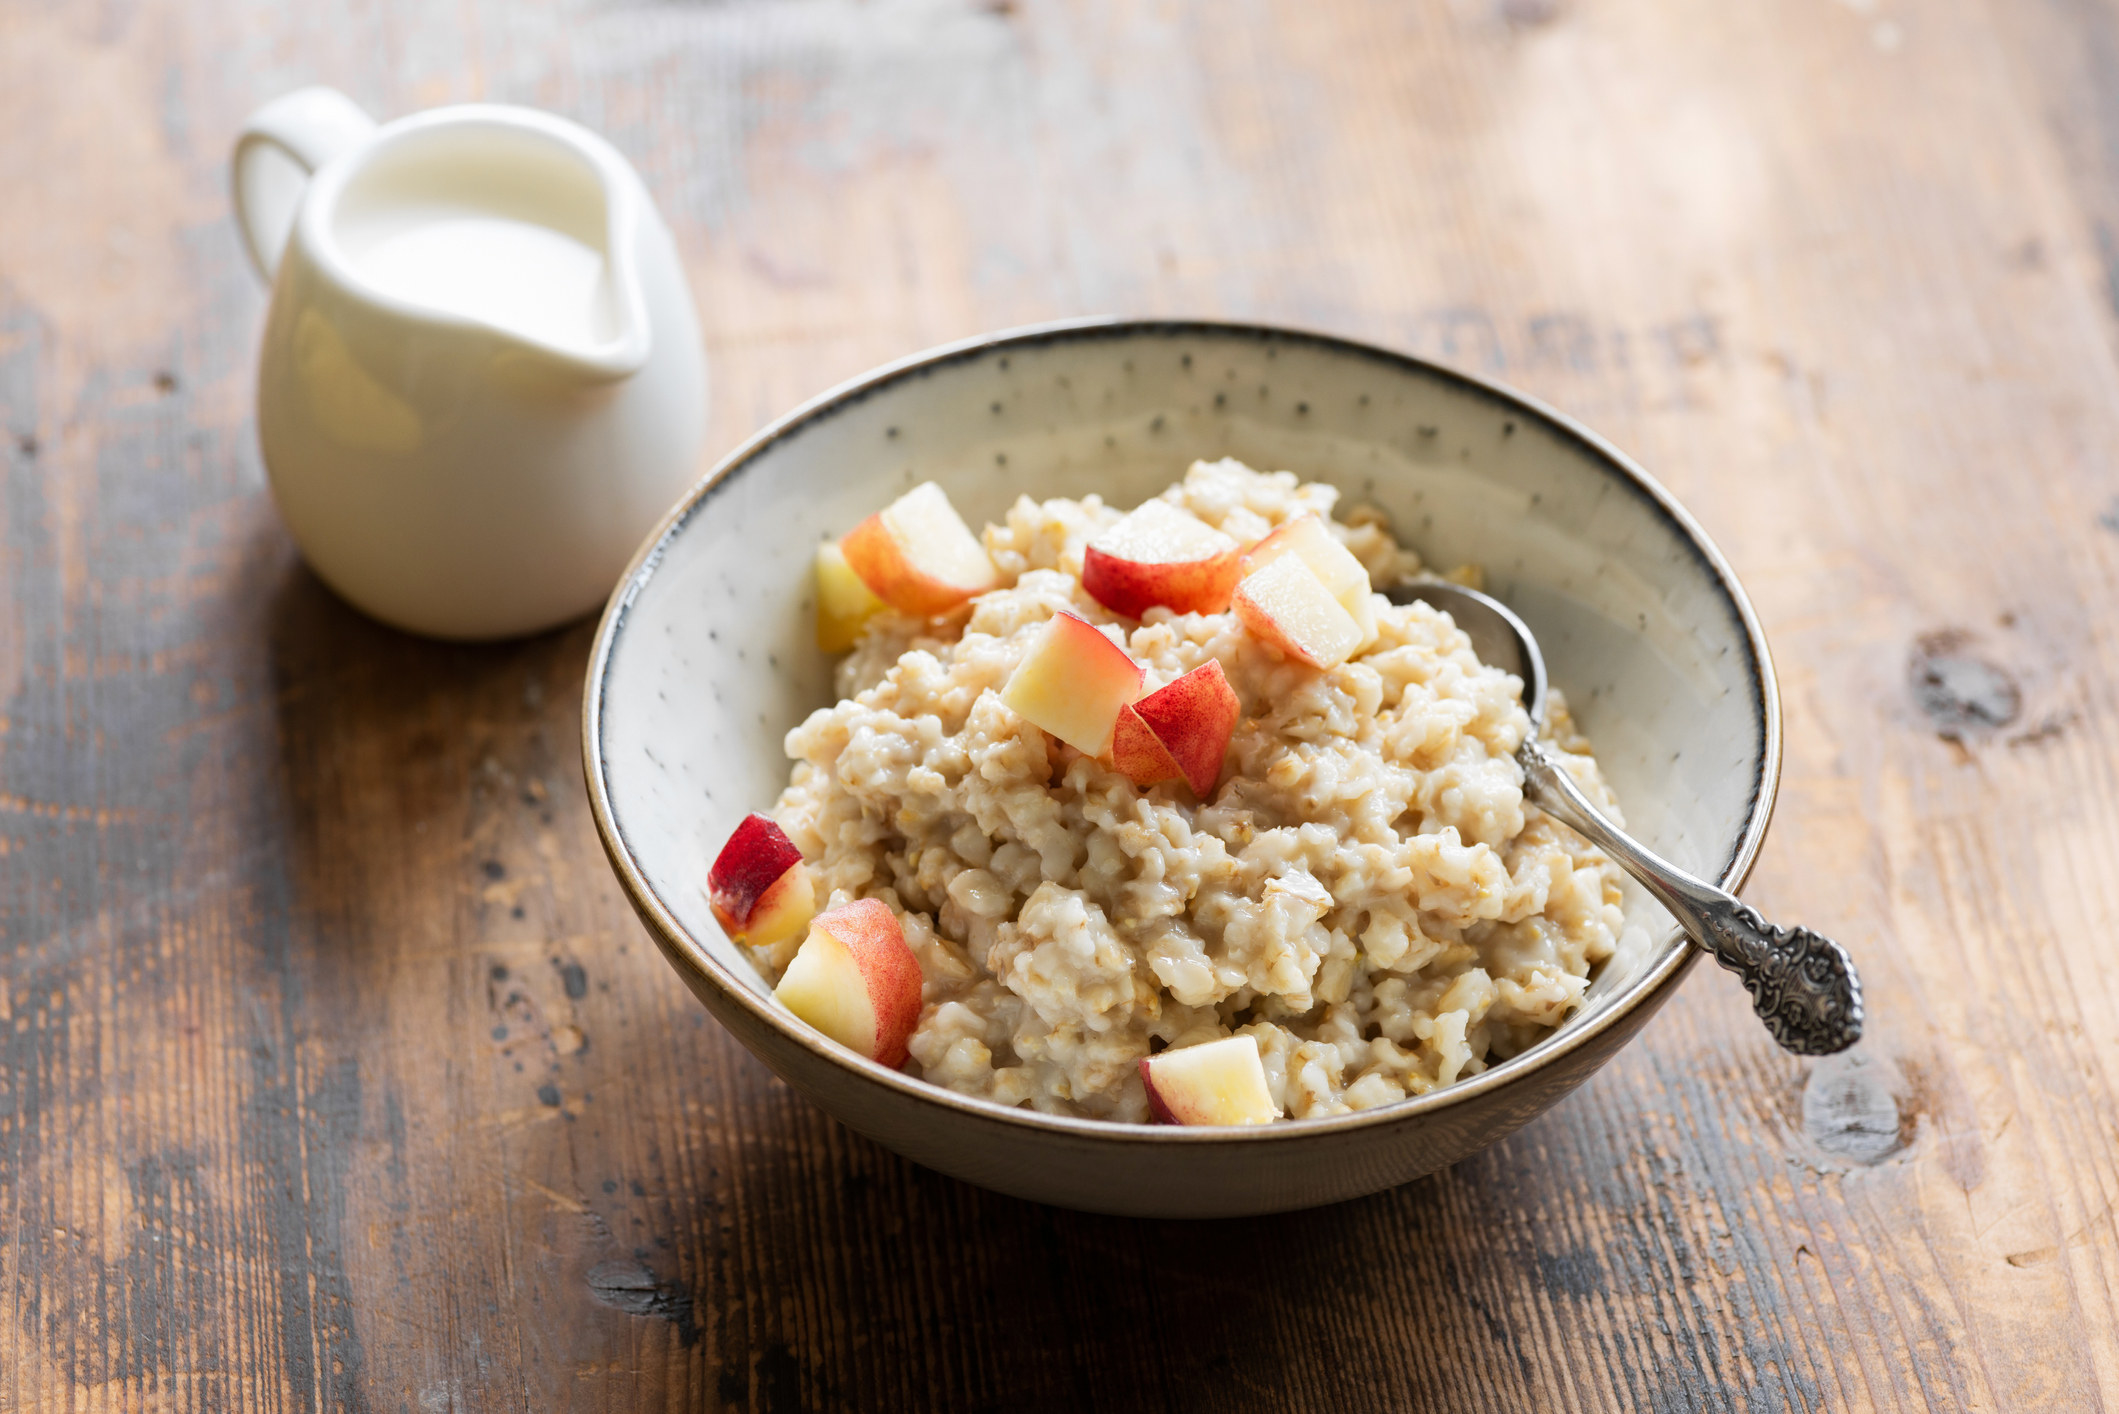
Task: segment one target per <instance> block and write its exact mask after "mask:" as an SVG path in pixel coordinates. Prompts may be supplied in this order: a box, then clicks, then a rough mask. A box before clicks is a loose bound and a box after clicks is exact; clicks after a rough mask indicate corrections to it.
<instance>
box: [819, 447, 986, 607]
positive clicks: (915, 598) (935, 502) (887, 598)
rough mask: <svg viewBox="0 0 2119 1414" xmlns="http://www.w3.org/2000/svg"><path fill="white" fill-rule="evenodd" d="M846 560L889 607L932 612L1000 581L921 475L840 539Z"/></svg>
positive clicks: (940, 493) (982, 548) (958, 519)
mask: <svg viewBox="0 0 2119 1414" xmlns="http://www.w3.org/2000/svg"><path fill="white" fill-rule="evenodd" d="M839 549H840V550H841V551H842V552H843V553H844V554H845V556H846V563H847V564H848V565H850V566H852V567H853V571H854V573H855V574H857V575H859V576H860V577H861V579H862V581H863V582H864V583H865V584H867V586H868V587H869V588H870V589H871V590H873V591H874V592H875V595H876V597H877V598H879V599H881V600H882V601H883V602H884V603H886V604H888V605H890V607H891V608H893V609H898V610H902V611H903V612H905V613H908V614H915V615H918V616H919V617H921V618H932V617H934V616H935V615H937V614H946V613H948V612H949V611H950V610H951V609H954V608H955V607H956V606H957V605H959V604H961V603H963V602H964V601H965V600H967V599H972V598H975V597H977V596H978V595H981V594H984V593H985V592H986V591H987V590H989V589H991V588H993V587H994V586H995V585H997V584H999V583H1000V582H1001V580H1000V573H999V571H997V570H996V569H994V567H993V558H992V557H991V556H990V555H988V554H987V553H986V547H985V546H984V545H981V544H980V543H979V538H978V537H977V536H976V535H974V534H972V533H971V527H970V526H968V525H966V524H964V518H963V517H962V516H960V515H958V514H957V509H956V507H955V506H954V505H951V504H950V501H949V496H948V494H947V493H946V492H944V491H943V490H942V488H941V487H939V486H937V485H935V484H934V483H933V482H932V481H923V482H921V483H920V484H919V485H917V486H915V487H913V488H912V489H911V490H910V491H907V492H906V493H905V494H904V495H902V496H900V497H898V499H897V500H895V501H892V502H891V503H890V504H889V505H887V506H885V507H884V508H883V509H882V510H880V511H877V512H876V513H875V514H874V515H872V516H870V517H869V518H868V519H867V520H864V521H862V522H861V523H860V524H859V525H857V526H855V527H854V528H853V529H852V530H850V531H848V532H847V533H846V536H845V538H844V539H842V540H841V541H840V542H839Z"/></svg>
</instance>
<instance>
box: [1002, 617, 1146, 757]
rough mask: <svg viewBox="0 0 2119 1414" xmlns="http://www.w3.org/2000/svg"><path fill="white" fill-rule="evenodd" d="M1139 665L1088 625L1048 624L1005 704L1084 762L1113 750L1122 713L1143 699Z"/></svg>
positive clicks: (1078, 621) (1006, 692)
mask: <svg viewBox="0 0 2119 1414" xmlns="http://www.w3.org/2000/svg"><path fill="white" fill-rule="evenodd" d="M1141 679H1142V672H1141V666H1140V664H1138V663H1136V662H1134V661H1133V656H1132V655H1131V654H1129V653H1128V652H1126V650H1125V649H1123V648H1121V647H1119V646H1118V645H1117V644H1116V643H1113V642H1112V641H1111V640H1110V639H1109V638H1108V637H1106V636H1105V634H1104V632H1103V630H1102V629H1099V628H1097V627H1096V626H1095V625H1094V624H1092V623H1090V622H1089V621H1088V620H1087V619H1084V618H1081V617H1080V616H1078V615H1075V614H1070V613H1066V612H1064V611H1062V612H1060V613H1057V614H1054V615H1053V616H1052V617H1051V618H1050V619H1048V620H1046V622H1045V626H1044V627H1043V628H1042V629H1040V630H1039V631H1038V635H1037V637H1036V638H1034V639H1032V640H1031V641H1030V649H1029V651H1028V652H1026V653H1025V654H1024V655H1023V659H1022V661H1021V662H1020V663H1017V664H1016V665H1015V671H1014V672H1013V673H1012V674H1010V675H1009V678H1008V682H1007V684H1006V686H1004V687H1002V689H1001V701H1002V702H1004V703H1006V704H1007V705H1008V707H1009V708H1010V709H1011V710H1012V711H1014V712H1015V713H1016V715H1017V716H1020V717H1022V718H1023V719H1024V720H1025V721H1027V722H1029V723H1031V724H1032V725H1033V726H1037V727H1042V728H1043V729H1044V730H1046V731H1048V732H1050V733H1051V734H1052V735H1054V736H1056V737H1058V738H1059V739H1060V740H1061V741H1064V742H1065V743H1067V745H1069V746H1071V747H1073V748H1074V749H1075V750H1076V751H1079V752H1081V753H1082V754H1083V755H1085V756H1102V755H1103V754H1104V753H1105V751H1106V750H1108V749H1109V748H1110V745H1111V733H1112V729H1113V728H1114V727H1115V726H1116V725H1117V723H1118V714H1119V711H1120V709H1121V708H1123V707H1124V706H1125V705H1126V704H1127V703H1129V702H1131V701H1132V700H1133V699H1134V698H1136V697H1138V696H1140V685H1141Z"/></svg>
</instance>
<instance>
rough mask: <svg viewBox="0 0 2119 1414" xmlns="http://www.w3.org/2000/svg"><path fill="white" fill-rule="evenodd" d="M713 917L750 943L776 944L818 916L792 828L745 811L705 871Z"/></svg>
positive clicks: (739, 939)
mask: <svg viewBox="0 0 2119 1414" xmlns="http://www.w3.org/2000/svg"><path fill="white" fill-rule="evenodd" d="M706 901H707V905H708V906H709V907H711V908H712V909H713V910H714V921H715V922H716V923H719V924H720V925H721V929H722V931H723V932H725V933H727V934H728V935H729V937H730V938H731V939H733V940H734V941H736V942H738V943H741V944H743V945H744V946H746V947H753V948H770V947H777V946H779V945H780V944H781V943H784V942H786V941H787V940H788V939H789V938H792V937H794V936H795V935H796V934H797V933H800V932H801V931H802V930H803V928H805V927H807V926H808V924H809V920H810V919H811V918H813V917H815V916H816V912H817V893H816V889H815V888H814V887H812V885H811V884H810V879H809V866H808V865H806V864H804V863H803V862H802V851H801V850H799V849H796V848H795V844H794V841H793V840H790V839H789V838H788V837H787V832H786V831H784V830H782V829H781V828H780V827H779V826H778V825H776V824H774V823H773V821H772V820H771V818H770V817H768V816H764V815H746V816H744V817H743V823H742V824H740V825H738V826H736V831H735V833H734V834H732V835H730V836H729V837H728V843H727V844H725V845H723V846H721V853H720V854H719V855H717V856H716V857H715V859H714V867H713V868H711V869H709V870H707V871H706Z"/></svg>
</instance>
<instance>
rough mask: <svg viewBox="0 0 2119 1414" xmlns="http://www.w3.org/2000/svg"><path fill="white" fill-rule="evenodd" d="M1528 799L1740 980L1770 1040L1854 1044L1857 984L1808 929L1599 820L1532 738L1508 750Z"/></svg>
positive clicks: (1835, 948) (1819, 1047) (1816, 1047)
mask: <svg viewBox="0 0 2119 1414" xmlns="http://www.w3.org/2000/svg"><path fill="white" fill-rule="evenodd" d="M1516 760H1517V761H1518V762H1520V763H1521V764H1522V767H1523V774H1524V777H1525V785H1526V787H1527V790H1528V794H1529V795H1530V798H1531V799H1532V800H1533V801H1534V802H1536V803H1537V804H1538V805H1539V806H1541V807H1543V808H1544V810H1545V811H1546V813H1548V814H1550V815H1552V816H1554V817H1555V818H1557V819H1559V820H1560V821H1562V822H1564V823H1565V824H1568V825H1571V826H1573V827H1574V828H1575V829H1576V830H1577V831H1579V832H1580V833H1581V834H1582V835H1583V836H1584V837H1585V838H1586V839H1588V840H1589V842H1590V843H1591V844H1594V845H1595V846H1597V848H1599V849H1601V850H1603V851H1604V852H1605V853H1606V854H1608V855H1610V856H1611V857H1612V858H1613V859H1616V860H1617V861H1618V862H1619V864H1620V866H1621V867H1623V868H1624V869H1625V870H1626V872H1627V873H1629V874H1631V875H1633V877H1634V878H1636V879H1638V880H1640V881H1641V883H1642V885H1643V886H1644V887H1645V888H1647V890H1648V892H1649V893H1651V894H1653V895H1655V898H1656V901H1657V902H1658V903H1660V904H1662V905H1663V907H1665V908H1667V909H1669V910H1670V913H1671V916H1672V917H1674V918H1676V919H1677V921H1678V925H1679V926H1680V927H1682V928H1683V929H1684V930H1685V932H1686V933H1687V934H1688V935H1690V937H1691V938H1692V940H1693V942H1695V943H1697V944H1699V945H1700V946H1701V947H1702V948H1705V949H1706V950H1707V951H1708V952H1709V953H1711V954H1712V955H1713V956H1714V960H1715V961H1716V962H1719V963H1720V964H1721V965H1722V966H1724V967H1726V968H1728V969H1729V970H1730V971H1731V972H1734V973H1736V974H1737V976H1739V977H1741V978H1742V979H1743V981H1744V988H1745V990H1747V991H1749V992H1750V993H1751V1004H1752V1007H1753V1009H1755V1010H1756V1011H1757V1012H1758V1014H1759V1019H1760V1020H1761V1021H1764V1022H1765V1023H1766V1029H1767V1030H1769V1031H1771V1032H1772V1033H1773V1039H1774V1040H1776V1041H1778V1042H1780V1043H1781V1045H1782V1046H1783V1047H1784V1048H1785V1049H1787V1050H1790V1051H1793V1052H1795V1053H1796V1054H1797V1055H1802V1056H1829V1055H1831V1054H1833V1053H1834V1052H1836V1051H1843V1050H1845V1049H1847V1047H1849V1046H1851V1045H1853V1044H1854V1043H1855V1042H1856V1041H1858V1040H1860V1039H1861V1027H1862V1005H1861V979H1860V978H1859V977H1857V976H1856V975H1855V973H1854V963H1853V960H1852V959H1850V958H1849V957H1848V956H1847V953H1846V949H1844V948H1842V947H1841V946H1840V945H1839V944H1838V943H1835V942H1833V941H1832V940H1831V939H1830V938H1828V937H1826V936H1825V935H1824V934H1822V933H1813V932H1811V931H1810V930H1809V929H1808V928H1777V927H1775V926H1774V925H1772V924H1771V923H1768V922H1767V921H1766V920H1765V919H1764V918H1762V917H1760V916H1759V913H1758V910H1757V909H1754V908H1752V907H1751V906H1750V905H1749V904H1746V903H1744V902H1743V901H1742V900H1740V899H1738V898H1737V897H1736V895H1734V894H1732V893H1728V892H1726V891H1724V890H1722V889H1718V888H1716V887H1715V886H1714V885H1712V884H1710V883H1708V882H1707V881H1706V880H1704V879H1698V878H1694V877H1693V876H1692V875H1691V874H1688V873H1686V872H1685V871H1684V870H1682V869H1680V868H1678V867H1677V866H1676V865H1674V864H1672V863H1670V862H1669V861H1668V860H1666V859H1663V858H1661V857H1660V856H1658V855H1656V854H1655V853H1654V852H1652V851H1650V850H1648V849H1646V848H1644V847H1643V846H1642V845H1641V844H1640V843H1639V842H1637V841H1636V840H1634V839H1633V838H1632V837H1631V836H1629V835H1627V834H1626V833H1625V832H1624V831H1622V830H1620V829H1619V828H1618V826H1616V825H1614V824H1612V823H1611V821H1609V820H1607V819H1605V818H1604V815H1603V813H1602V812H1601V811H1599V810H1598V809H1597V808H1596V806H1594V805H1592V804H1590V802H1589V797H1587V796H1586V795H1584V794H1582V789H1581V787H1579V786H1577V785H1576V784H1575V782H1574V777H1572V776H1570V775H1568V774H1567V771H1566V768H1564V767H1563V766H1561V765H1560V763H1559V762H1558V761H1557V760H1555V759H1554V758H1553V755H1552V753H1551V752H1549V751H1547V750H1546V749H1545V747H1544V745H1543V744H1542V743H1540V742H1539V741H1538V740H1536V739H1535V738H1532V739H1530V740H1527V741H1525V742H1524V743H1523V746H1522V748H1521V749H1520V750H1518V751H1517V752H1516Z"/></svg>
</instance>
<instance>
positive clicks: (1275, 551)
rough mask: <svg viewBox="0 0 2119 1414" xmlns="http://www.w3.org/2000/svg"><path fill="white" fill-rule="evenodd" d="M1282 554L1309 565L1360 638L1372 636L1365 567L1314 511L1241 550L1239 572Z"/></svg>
mask: <svg viewBox="0 0 2119 1414" xmlns="http://www.w3.org/2000/svg"><path fill="white" fill-rule="evenodd" d="M1283 555H1294V556H1296V557H1297V558H1299V559H1300V560H1301V561H1302V562H1303V563H1304V564H1306V565H1308V566H1309V567H1310V570H1311V572H1312V573H1314V574H1315V575H1316V576H1317V578H1318V580H1319V581H1320V582H1321V583H1323V585H1324V587H1325V588H1326V589H1328V590H1330V591H1331V595H1332V597H1333V598H1334V599H1337V600H1338V601H1339V606H1340V607H1341V608H1343V609H1345V610H1346V611H1347V614H1348V616H1349V617H1351V618H1352V619H1353V620H1354V625H1355V627H1357V628H1359V629H1360V630H1361V636H1362V640H1363V642H1366V641H1367V640H1368V639H1370V638H1373V637H1374V636H1375V634H1376V606H1375V601H1374V600H1373V599H1372V598H1371V597H1370V593H1371V589H1372V586H1371V585H1370V584H1369V572H1368V567H1367V566H1366V565H1364V564H1362V563H1361V561H1360V560H1358V559H1356V558H1355V557H1354V552H1353V551H1351V550H1349V549H1347V548H1346V546H1344V545H1342V544H1340V543H1339V541H1338V540H1337V539H1336V538H1335V537H1334V536H1333V535H1332V532H1331V531H1330V530H1328V529H1326V528H1325V524H1324V520H1323V518H1322V517H1321V516H1319V515H1317V514H1316V512H1314V511H1311V512H1306V513H1304V514H1302V515H1299V516H1297V517H1295V518H1294V519H1293V520H1291V521H1289V522H1287V523H1286V524H1285V525H1282V526H1281V527H1279V528H1278V529H1277V530H1275V531H1274V532H1273V533H1272V534H1271V535H1268V536H1267V537H1266V538H1265V539H1263V540H1261V541H1259V542H1258V543H1257V544H1256V545H1253V546H1252V547H1251V548H1250V549H1248V550H1246V551H1244V554H1243V565H1242V573H1243V574H1244V575H1252V574H1255V573H1257V572H1258V571H1259V570H1262V569H1264V568H1265V567H1266V566H1267V565H1270V564H1271V563H1273V561H1275V560H1277V559H1279V558H1280V557H1281V556H1283ZM1357 646H1358V645H1357Z"/></svg>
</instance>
